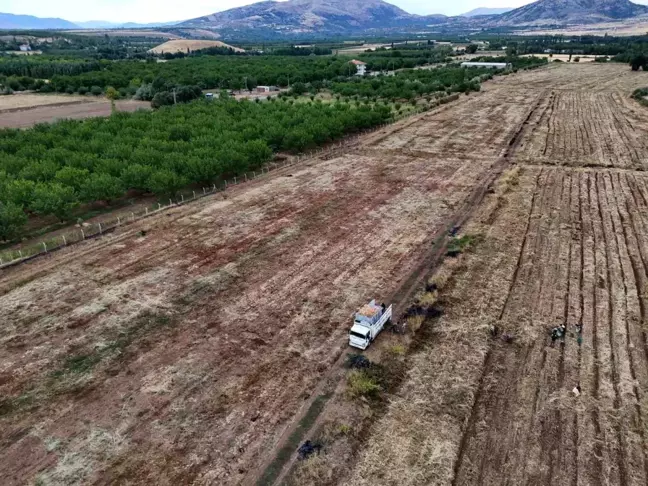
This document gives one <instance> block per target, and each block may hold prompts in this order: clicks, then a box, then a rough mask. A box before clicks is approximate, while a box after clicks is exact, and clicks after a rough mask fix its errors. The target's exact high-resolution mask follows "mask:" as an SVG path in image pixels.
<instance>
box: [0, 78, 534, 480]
mask: <svg viewBox="0 0 648 486" xmlns="http://www.w3.org/2000/svg"><path fill="white" fill-rule="evenodd" d="M510 79H511V81H512V80H513V79H515V78H510ZM508 96H509V89H508V87H507V86H505V85H504V86H501V87H497V88H496V89H493V90H492V91H489V90H485V92H483V93H480V94H478V95H476V96H475V97H471V98H467V99H466V103H457V104H455V105H449V106H446V107H444V108H443V109H442V110H440V111H439V113H427V114H424V115H422V116H419V117H418V118H416V119H415V120H413V121H412V120H408V121H405V122H404V123H403V125H404V126H405V127H406V128H404V129H403V130H402V131H401V130H400V125H396V126H394V127H390V128H389V129H387V130H386V131H384V132H383V133H376V134H372V135H369V136H367V137H366V143H365V144H362V145H361V146H360V147H358V148H356V149H353V150H351V151H350V152H348V153H346V154H341V155H338V156H334V157H333V158H330V159H329V160H323V159H315V160H312V161H309V162H308V163H306V164H304V165H303V166H301V167H297V168H293V169H291V170H290V171H288V170H282V171H280V172H279V173H277V174H276V175H273V176H271V177H269V178H267V179H265V180H259V181H255V182H253V183H248V184H247V185H243V186H240V187H237V188H235V189H234V190H233V191H228V192H227V193H225V195H224V198H221V197H214V198H206V199H203V200H201V201H199V202H197V203H196V204H194V205H190V206H184V207H181V208H177V209H174V210H172V211H169V212H168V213H165V214H163V215H159V216H156V217H153V218H152V219H149V220H145V221H142V222H139V223H135V224H134V225H133V226H132V227H131V228H129V229H128V230H125V231H126V232H125V233H122V232H117V233H115V234H114V235H111V236H110V237H106V238H105V239H102V240H98V241H94V242H87V244H83V245H80V246H78V247H75V248H71V249H69V250H68V251H63V252H60V253H58V254H55V255H52V256H51V257H49V258H46V259H41V260H35V261H33V262H30V263H29V264H26V265H24V266H20V267H16V268H14V269H11V270H8V271H6V272H3V274H2V275H0V288H1V289H3V292H5V294H4V295H3V296H1V297H0V306H2V309H3V315H4V316H6V320H7V322H8V324H7V325H6V326H5V327H3V330H2V334H1V335H0V363H2V369H1V371H0V373H2V374H1V376H2V379H0V388H1V390H2V393H3V395H4V396H5V397H6V398H5V400H4V402H3V406H2V408H1V409H2V411H3V413H2V417H1V418H0V420H1V421H2V425H3V427H2V432H0V434H1V435H0V440H1V444H2V448H3V455H2V458H0V464H1V467H2V469H3V470H4V471H7V476H6V477H7V478H8V483H9V484H21V483H22V482H24V481H27V480H33V479H34V478H41V479H43V480H44V481H49V482H54V483H57V482H70V483H75V482H76V483H80V482H83V483H85V484H88V483H91V484H92V483H100V482H115V483H121V482H129V481H130V482H136V483H147V482H148V483H151V482H155V483H157V484H178V483H179V482H182V483H188V482H193V483H196V484H215V483H217V484H238V483H240V482H241V481H243V479H244V478H246V477H247V476H248V472H249V471H250V470H251V469H252V468H253V467H254V466H255V465H257V464H258V463H259V462H260V461H261V458H265V457H266V454H268V451H271V450H272V449H273V447H274V446H275V444H277V442H278V441H279V438H280V437H281V436H282V433H283V432H284V431H285V430H286V429H287V428H288V427H289V426H290V425H291V424H292V423H293V422H294V417H295V414H296V413H297V411H298V410H300V408H301V407H302V404H303V403H304V401H305V400H306V399H308V397H310V396H311V395H312V394H313V391H314V390H315V389H316V387H317V384H318V383H319V381H320V380H321V378H322V377H323V376H325V374H326V372H327V370H328V369H329V368H330V366H331V364H333V363H335V362H336V361H337V359H338V357H339V356H340V354H341V353H343V352H344V349H345V343H346V339H345V336H346V332H347V328H348V326H349V319H350V316H351V315H352V312H353V310H354V309H356V308H357V307H358V306H359V305H361V304H362V303H364V302H365V301H366V299H368V298H371V297H375V298H378V299H385V298H386V297H388V296H390V295H393V294H394V293H395V292H396V291H397V289H398V288H401V287H402V286H403V285H404V284H405V283H406V282H407V281H408V280H409V279H410V278H411V276H412V274H413V272H414V270H415V269H416V268H417V266H418V265H419V264H420V261H421V259H424V258H425V255H426V253H427V252H428V250H429V248H430V246H431V245H432V243H433V241H432V240H433V239H434V236H435V235H437V234H438V233H439V231H443V230H444V229H445V228H447V225H448V224H449V223H450V222H451V221H452V218H453V215H454V214H456V213H457V211H459V210H460V208H462V206H463V205H464V204H465V203H466V202H469V200H470V197H471V194H473V193H474V191H475V190H476V188H478V187H480V185H482V184H484V182H485V181H487V180H488V179H489V177H492V174H493V172H492V171H493V169H494V167H495V164H497V163H498V160H499V155H500V153H501V152H502V150H505V149H506V142H505V143H503V144H502V143H501V142H502V141H505V140H506V141H507V137H508V138H510V137H511V136H512V135H513V134H514V132H515V131H516V130H517V127H518V126H519V125H520V124H521V123H522V122H523V121H524V118H525V117H526V116H527V114H528V112H529V110H530V109H531V108H532V107H533V106H534V103H535V102H536V100H537V98H538V96H535V97H527V100H526V102H525V103H520V99H513V100H509V99H508ZM480 99H481V100H482V101H481V103H476V100H480ZM476 107H479V109H480V110H481V113H482V115H483V116H482V118H481V119H480V120H478V121H475V120H474V119H473V117H472V116H471V114H472V113H473V112H474V110H475V108H476ZM503 117H505V118H506V119H507V120H508V121H509V122H510V124H509V126H508V127H504V128H499V129H494V128H493V127H495V126H496V124H497V123H496V122H497V120H501V119H502V118H503ZM440 118H442V119H445V120H447V121H448V123H442V122H440V120H439V119H440ZM457 120H459V122H457ZM461 123H463V124H464V125H465V127H464V128H463V129H462V126H461ZM426 125H432V126H433V127H434V133H433V134H432V135H433V137H435V138H438V140H442V141H443V142H442V144H441V145H439V144H438V143H433V139H430V143H431V145H420V146H419V147H417V152H416V153H410V152H409V151H408V150H407V149H403V150H401V151H400V152H399V151H398V149H397V148H394V149H393V150H391V151H382V150H381V147H380V144H388V145H390V146H393V147H398V146H399V143H398V140H399V139H400V138H401V137H402V136H404V135H403V133H405V132H407V133H409V132H408V131H409V130H415V131H416V130H423V131H424V130H425V129H424V128H423V129H422V128H420V127H424V126H426ZM470 130H476V131H477V132H479V133H481V134H482V135H481V136H482V137H483V141H484V143H492V145H493V146H492V147H491V148H490V149H489V150H488V151H486V152H484V153H480V154H473V155H472V156H470V157H466V156H465V153H466V152H467V151H468V150H469V147H470V146H471V145H472V141H471V140H470V138H469V137H463V136H461V137H460V138H458V139H457V140H452V137H450V136H449V135H450V134H451V133H456V134H457V135H456V136H457V137H459V135H458V134H460V133H468V132H469V131H470ZM405 136H409V135H405ZM458 140H464V143H463V144H460V143H459V142H458ZM453 147H454V148H453ZM439 148H442V149H443V153H442V154H439V153H438V150H439ZM453 154H456V156H455V155H453ZM140 230H144V232H143V233H139V231H140ZM52 444H55V446H54V445H52Z"/></svg>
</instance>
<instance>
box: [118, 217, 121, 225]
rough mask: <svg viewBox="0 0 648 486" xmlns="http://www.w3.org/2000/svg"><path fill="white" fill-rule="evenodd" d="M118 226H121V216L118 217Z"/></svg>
mask: <svg viewBox="0 0 648 486" xmlns="http://www.w3.org/2000/svg"><path fill="white" fill-rule="evenodd" d="M117 226H121V218H120V217H119V216H118V217H117Z"/></svg>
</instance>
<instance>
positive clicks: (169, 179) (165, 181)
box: [148, 169, 187, 195]
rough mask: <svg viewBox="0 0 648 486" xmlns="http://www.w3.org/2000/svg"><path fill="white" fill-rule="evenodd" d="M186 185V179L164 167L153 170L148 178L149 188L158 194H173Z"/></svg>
mask: <svg viewBox="0 0 648 486" xmlns="http://www.w3.org/2000/svg"><path fill="white" fill-rule="evenodd" d="M186 185H187V179H185V178H184V177H182V176H179V175H178V174H176V173H175V172H172V171H170V170H166V169H162V170H158V171H156V172H153V174H151V176H150V177H149V180H148V186H149V189H150V190H151V191H152V192H154V193H155V194H158V195H173V194H175V193H177V192H178V190H180V189H181V188H182V187H183V186H186Z"/></svg>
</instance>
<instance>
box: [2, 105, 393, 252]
mask: <svg viewBox="0 0 648 486" xmlns="http://www.w3.org/2000/svg"><path fill="white" fill-rule="evenodd" d="M389 116H390V110H389V108H387V107H385V106H375V107H370V106H354V105H351V104H347V103H340V102H338V103H331V104H323V103H321V102H311V103H294V102H293V101H292V100H290V101H280V100H271V101H269V102H267V103H255V102H251V101H241V102H238V101H235V100H233V99H230V98H228V97H223V98H222V99H219V100H213V101H207V100H201V101H195V102H193V103H189V104H186V105H177V106H174V107H165V108H161V109H160V110H156V111H154V112H136V113H115V114H113V115H112V116H111V117H110V118H106V119H103V118H96V119H89V120H83V121H77V120H65V121H60V122H57V123H54V124H51V125H47V124H42V125H37V126H36V127H34V128H32V129H29V130H13V129H5V130H0V241H1V240H6V239H9V238H12V237H15V236H17V235H19V234H20V232H21V230H22V228H23V226H24V225H25V223H26V222H27V219H28V217H29V216H30V215H54V216H56V217H58V218H59V219H61V220H65V219H68V218H70V217H71V215H72V214H73V211H74V209H75V208H76V207H77V206H79V205H80V204H87V203H92V202H95V201H107V202H108V203H110V202H111V201H113V200H116V199H119V198H122V197H124V195H125V194H126V193H127V192H130V193H133V192H136V193H154V194H158V195H169V194H173V193H175V192H177V191H178V190H180V189H181V188H183V187H185V186H188V185H210V184H213V183H217V182H218V181H220V180H222V179H224V178H230V177H233V176H237V175H241V174H243V173H245V172H248V171H251V170H258V168H259V167H261V166H262V165H263V164H264V163H265V162H267V161H268V160H270V159H271V158H272V157H273V153H275V152H278V151H293V152H299V151H303V150H306V149H309V148H313V147H316V146H318V145H321V144H324V143H326V142H329V141H332V140H335V139H337V138H339V137H341V136H343V135H344V134H346V133H350V132H355V131H358V130H363V129H367V128H371V127H374V126H376V125H379V124H382V123H384V122H385V121H386V120H387V119H388V118H389Z"/></svg>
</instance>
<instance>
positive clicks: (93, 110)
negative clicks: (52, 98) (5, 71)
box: [0, 97, 151, 128]
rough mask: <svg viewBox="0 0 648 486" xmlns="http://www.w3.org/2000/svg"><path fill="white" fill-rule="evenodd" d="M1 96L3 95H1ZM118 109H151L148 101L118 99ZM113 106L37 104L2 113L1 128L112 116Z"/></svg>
mask: <svg viewBox="0 0 648 486" xmlns="http://www.w3.org/2000/svg"><path fill="white" fill-rule="evenodd" d="M0 98H1V97H0ZM116 105H117V110H118V111H136V110H149V109H151V104H150V103H149V102H147V101H134V100H127V101H117V102H116ZM110 113H111V107H110V102H109V101H107V100H87V102H86V101H85V100H84V101H82V102H81V103H79V102H71V103H65V104H58V105H54V106H36V107H33V108H26V109H24V110H23V109H21V110H19V111H13V110H12V111H10V112H6V113H3V114H2V117H1V118H0V128H29V127H31V126H33V125H36V124H37V123H52V122H55V121H57V120H64V119H77V120H79V119H83V118H92V117H98V116H100V117H104V116H110Z"/></svg>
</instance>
